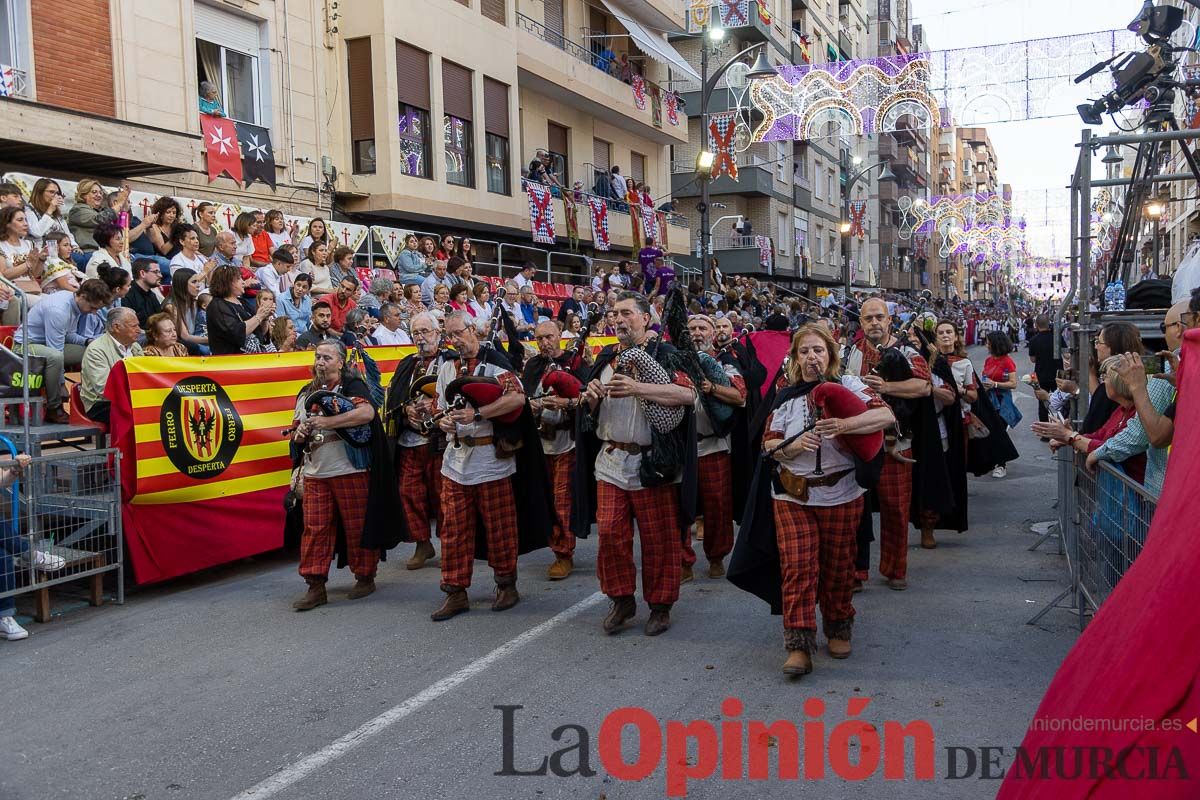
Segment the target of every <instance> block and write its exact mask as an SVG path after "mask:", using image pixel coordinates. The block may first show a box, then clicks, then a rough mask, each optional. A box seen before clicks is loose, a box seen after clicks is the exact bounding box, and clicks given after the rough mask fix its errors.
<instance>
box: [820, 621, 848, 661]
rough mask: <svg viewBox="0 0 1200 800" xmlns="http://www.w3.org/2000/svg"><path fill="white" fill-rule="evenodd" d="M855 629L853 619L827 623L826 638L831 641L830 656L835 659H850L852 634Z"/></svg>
mask: <svg viewBox="0 0 1200 800" xmlns="http://www.w3.org/2000/svg"><path fill="white" fill-rule="evenodd" d="M853 629H854V618H853V617H851V618H850V619H843V620H838V621H837V622H827V623H825V638H826V639H828V640H829V655H831V656H833V657H834V658H849V657H850V633H851V631H853Z"/></svg>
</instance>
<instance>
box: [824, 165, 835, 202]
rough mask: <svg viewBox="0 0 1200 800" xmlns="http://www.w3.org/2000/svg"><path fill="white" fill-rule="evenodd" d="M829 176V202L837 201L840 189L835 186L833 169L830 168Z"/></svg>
mask: <svg viewBox="0 0 1200 800" xmlns="http://www.w3.org/2000/svg"><path fill="white" fill-rule="evenodd" d="M827 177H828V179H829V184H828V186H827V187H826V188H827V189H828V190H829V202H831V203H836V202H837V200H838V191H837V189H835V188H834V186H835V185H836V184H835V180H836V179H835V178H834V177H833V170H829V173H828V175H827Z"/></svg>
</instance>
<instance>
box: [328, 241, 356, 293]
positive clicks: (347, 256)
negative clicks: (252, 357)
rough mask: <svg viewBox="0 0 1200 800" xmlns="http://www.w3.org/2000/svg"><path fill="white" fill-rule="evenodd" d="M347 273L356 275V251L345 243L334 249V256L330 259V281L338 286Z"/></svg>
mask: <svg viewBox="0 0 1200 800" xmlns="http://www.w3.org/2000/svg"><path fill="white" fill-rule="evenodd" d="M347 275H356V273H355V271H354V251H353V250H351V249H350V248H349V247H345V246H344V245H338V246H337V247H335V248H334V249H333V257H332V258H330V259H329V282H330V284H332V285H333V286H337V285H338V284H339V283H341V282H342V278H344V277H346V276H347Z"/></svg>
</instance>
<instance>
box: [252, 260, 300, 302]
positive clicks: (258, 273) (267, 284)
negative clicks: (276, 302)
mask: <svg viewBox="0 0 1200 800" xmlns="http://www.w3.org/2000/svg"><path fill="white" fill-rule="evenodd" d="M297 274H298V273H296V272H295V271H292V270H289V271H288V272H285V273H283V274H282V275H280V274H279V272H278V271H277V270H276V269H275V265H274V264H267V265H266V266H265V267H259V268H258V269H256V270H255V271H254V277H255V278H257V279H258V283H259V285H260V286H262V288H264V289H270V290H271V291H272V292H274V293H275V296H276V297H279V295H281V294H284V293H285V292H287V291H288V290H289V289H291V288H292V281H294V280H296V275H297Z"/></svg>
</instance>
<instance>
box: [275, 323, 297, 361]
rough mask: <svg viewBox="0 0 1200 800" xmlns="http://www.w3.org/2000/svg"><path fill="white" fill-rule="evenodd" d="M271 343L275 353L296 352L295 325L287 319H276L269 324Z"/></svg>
mask: <svg viewBox="0 0 1200 800" xmlns="http://www.w3.org/2000/svg"><path fill="white" fill-rule="evenodd" d="M271 342H272V344H274V345H275V352H277V353H294V352H295V351H296V323H294V322H292V321H291V320H290V319H288V318H287V317H276V318H275V321H274V322H272V323H271Z"/></svg>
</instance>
